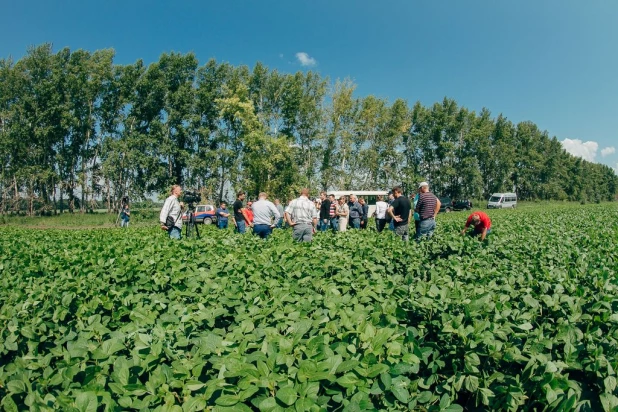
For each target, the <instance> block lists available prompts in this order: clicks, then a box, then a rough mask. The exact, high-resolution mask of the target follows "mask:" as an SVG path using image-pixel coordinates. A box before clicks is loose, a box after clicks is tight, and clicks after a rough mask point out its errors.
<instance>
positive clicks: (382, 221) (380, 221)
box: [376, 219, 386, 233]
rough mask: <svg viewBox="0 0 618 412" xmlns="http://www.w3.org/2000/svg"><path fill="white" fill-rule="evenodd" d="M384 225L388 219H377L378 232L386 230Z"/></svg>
mask: <svg viewBox="0 0 618 412" xmlns="http://www.w3.org/2000/svg"><path fill="white" fill-rule="evenodd" d="M384 226H386V219H376V230H377V231H378V233H380V232H382V231H383V230H384Z"/></svg>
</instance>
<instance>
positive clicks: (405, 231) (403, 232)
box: [395, 223, 410, 242]
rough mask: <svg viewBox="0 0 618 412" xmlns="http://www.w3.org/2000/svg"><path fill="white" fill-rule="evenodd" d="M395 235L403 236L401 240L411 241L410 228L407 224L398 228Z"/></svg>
mask: <svg viewBox="0 0 618 412" xmlns="http://www.w3.org/2000/svg"><path fill="white" fill-rule="evenodd" d="M395 234H396V235H397V236H401V239H402V240H403V241H404V242H407V241H408V240H409V239H410V226H409V225H408V224H407V223H406V224H405V225H399V226H396V227H395Z"/></svg>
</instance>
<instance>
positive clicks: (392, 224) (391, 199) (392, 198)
mask: <svg viewBox="0 0 618 412" xmlns="http://www.w3.org/2000/svg"><path fill="white" fill-rule="evenodd" d="M394 201H395V196H394V195H393V193H392V192H391V193H389V194H388V207H390V206H391V205H392V204H393V202H394ZM387 210H388V209H387ZM386 223H388V229H389V230H391V231H393V232H394V231H395V221H394V220H393V218H391V215H390V213H388V212H386Z"/></svg>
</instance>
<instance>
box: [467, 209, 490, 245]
mask: <svg viewBox="0 0 618 412" xmlns="http://www.w3.org/2000/svg"><path fill="white" fill-rule="evenodd" d="M470 225H472V226H474V230H473V231H471V232H470V233H469V235H470V236H473V237H474V236H479V235H480V236H481V241H483V240H485V238H486V237H487V235H488V234H489V233H491V219H490V218H489V216H487V214H486V213H484V212H481V211H478V212H474V213H472V214H471V215H470V216H468V220H466V224H465V226H464V228H463V230H462V231H461V234H462V235H465V234H466V231H467V230H468V228H469V227H470Z"/></svg>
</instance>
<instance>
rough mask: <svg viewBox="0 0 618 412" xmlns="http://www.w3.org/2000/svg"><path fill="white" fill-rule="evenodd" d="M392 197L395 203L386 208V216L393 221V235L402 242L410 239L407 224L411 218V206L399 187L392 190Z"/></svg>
mask: <svg viewBox="0 0 618 412" xmlns="http://www.w3.org/2000/svg"><path fill="white" fill-rule="evenodd" d="M393 195H394V196H395V201H394V202H393V204H392V205H390V207H389V208H388V214H389V215H390V216H391V218H392V220H393V222H394V223H393V225H394V226H395V234H396V235H397V236H401V239H402V240H403V241H404V242H407V241H408V240H409V239H410V226H409V222H410V219H411V218H412V205H411V204H410V199H408V198H407V197H406V196H404V195H403V190H402V189H401V187H400V186H395V187H394V188H393Z"/></svg>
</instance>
